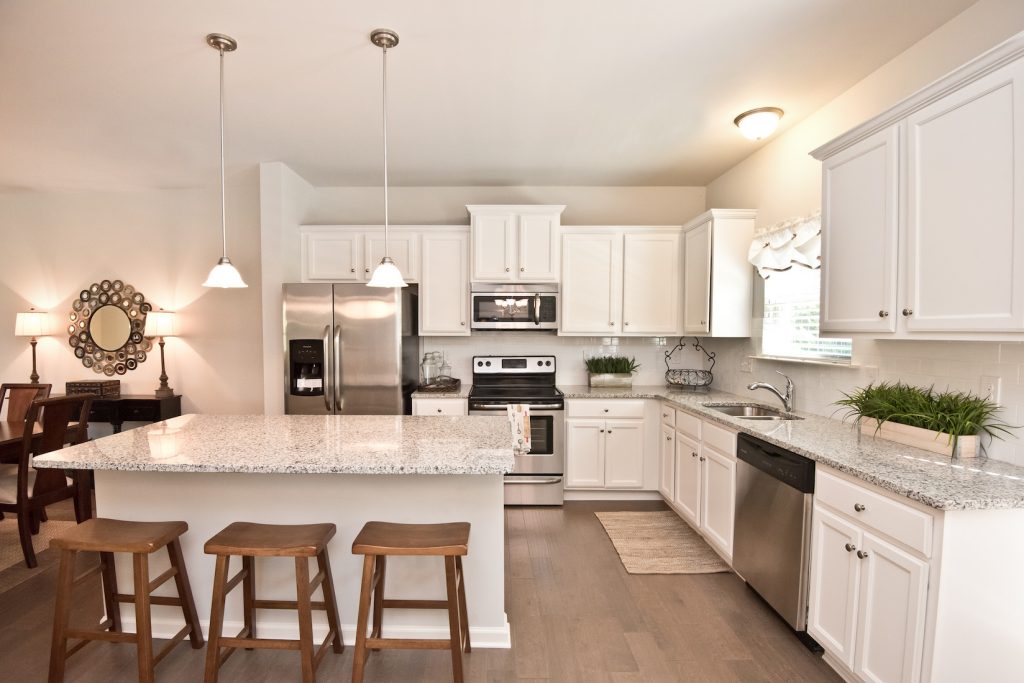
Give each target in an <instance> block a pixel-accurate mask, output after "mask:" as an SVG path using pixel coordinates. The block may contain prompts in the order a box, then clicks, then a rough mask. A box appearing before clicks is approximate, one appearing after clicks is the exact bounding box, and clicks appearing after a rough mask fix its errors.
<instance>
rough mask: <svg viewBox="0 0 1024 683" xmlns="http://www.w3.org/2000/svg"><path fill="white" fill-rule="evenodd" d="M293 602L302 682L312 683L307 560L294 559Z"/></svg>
mask: <svg viewBox="0 0 1024 683" xmlns="http://www.w3.org/2000/svg"><path fill="white" fill-rule="evenodd" d="M295 601H296V602H297V603H298V610H299V656H300V657H301V659H302V681H303V683H313V681H315V680H316V674H315V673H314V672H313V608H312V605H311V604H310V603H311V601H310V590H309V558H308V557H296V558H295Z"/></svg>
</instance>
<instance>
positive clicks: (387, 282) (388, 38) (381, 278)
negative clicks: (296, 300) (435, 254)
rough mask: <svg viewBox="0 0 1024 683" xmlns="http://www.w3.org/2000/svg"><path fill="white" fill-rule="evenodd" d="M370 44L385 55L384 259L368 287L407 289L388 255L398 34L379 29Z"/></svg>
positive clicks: (374, 33) (371, 36)
mask: <svg viewBox="0 0 1024 683" xmlns="http://www.w3.org/2000/svg"><path fill="white" fill-rule="evenodd" d="M370 42H371V43H373V44H374V45H376V46H377V47H379V48H380V49H381V53H382V54H383V67H384V68H383V74H384V77H383V87H382V92H383V98H382V100H381V101H382V105H383V106H382V111H383V119H384V258H382V259H381V260H380V264H378V265H377V267H376V268H375V269H374V271H373V277H371V278H370V281H369V282H367V283H366V286H367V287H392V288H393V287H406V286H408V285H406V284H405V280H404V279H403V278H402V272H401V271H400V270H398V266H396V265H395V262H394V260H393V259H392V258H391V256H390V255H389V253H388V48H392V47H394V46H395V45H398V34H397V33H395V32H394V31H392V30H390V29H386V28H379V29H377V30H375V31H374V32H373V33H371V34H370Z"/></svg>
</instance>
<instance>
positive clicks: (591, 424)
mask: <svg viewBox="0 0 1024 683" xmlns="http://www.w3.org/2000/svg"><path fill="white" fill-rule="evenodd" d="M604 437H605V434H604V420H566V421H565V486H566V488H588V489H592V488H604V449H605V438H604Z"/></svg>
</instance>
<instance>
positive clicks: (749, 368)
mask: <svg viewBox="0 0 1024 683" xmlns="http://www.w3.org/2000/svg"><path fill="white" fill-rule="evenodd" d="M753 365H754V363H753V361H751V360H750V359H749V358H744V359H743V360H741V361H740V372H753V371H754V368H753Z"/></svg>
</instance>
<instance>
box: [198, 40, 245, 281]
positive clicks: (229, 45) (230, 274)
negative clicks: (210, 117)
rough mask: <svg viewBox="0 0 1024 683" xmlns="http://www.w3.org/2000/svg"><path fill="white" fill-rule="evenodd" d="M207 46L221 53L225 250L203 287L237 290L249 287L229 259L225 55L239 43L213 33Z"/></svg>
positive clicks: (223, 244) (222, 193)
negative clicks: (225, 175) (225, 167)
mask: <svg viewBox="0 0 1024 683" xmlns="http://www.w3.org/2000/svg"><path fill="white" fill-rule="evenodd" d="M206 44H207V45H209V46H210V47H212V48H213V49H215V50H217V52H219V53H220V235H221V246H222V248H223V250H222V252H221V257H220V260H219V261H217V265H215V266H214V267H213V270H211V271H210V274H209V275H208V276H207V278H206V282H204V283H203V287H220V288H222V289H235V288H241V287H248V286H249V285H247V284H245V280H243V279H242V275H241V274H240V273H239V272H238V270H237V269H236V268H235V267H234V266H233V265H231V259H229V258H228V217H227V208H226V207H227V201H226V199H225V196H226V195H227V191H226V187H225V183H224V53H225V52H234V51H235V50H236V49H238V43H237V42H236V41H235V39H234V38H231V37H230V36H225V35H223V34H220V33H211V34H209V35H207V36H206Z"/></svg>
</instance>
